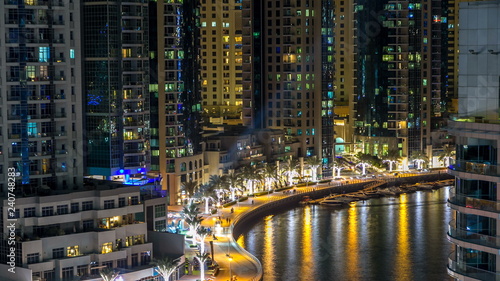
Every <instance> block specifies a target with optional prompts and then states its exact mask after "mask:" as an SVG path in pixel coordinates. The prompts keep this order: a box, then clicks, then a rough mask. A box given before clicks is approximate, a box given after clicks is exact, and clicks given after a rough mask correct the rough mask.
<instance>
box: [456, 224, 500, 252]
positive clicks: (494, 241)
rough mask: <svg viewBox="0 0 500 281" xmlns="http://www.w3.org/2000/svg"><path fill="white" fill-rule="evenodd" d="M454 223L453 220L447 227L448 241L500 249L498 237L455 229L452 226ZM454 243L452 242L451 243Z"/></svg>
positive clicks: (499, 238)
mask: <svg viewBox="0 0 500 281" xmlns="http://www.w3.org/2000/svg"><path fill="white" fill-rule="evenodd" d="M455 224H456V222H455V221H454V220H453V221H451V222H450V224H449V225H448V233H447V235H448V239H449V240H452V239H456V240H460V241H464V242H468V243H472V244H477V245H482V246H486V247H491V248H496V249H500V237H498V236H488V235H484V234H480V233H476V232H471V231H467V230H464V229H459V228H456V227H455V226H454V225H455ZM451 242H453V243H454V241H451Z"/></svg>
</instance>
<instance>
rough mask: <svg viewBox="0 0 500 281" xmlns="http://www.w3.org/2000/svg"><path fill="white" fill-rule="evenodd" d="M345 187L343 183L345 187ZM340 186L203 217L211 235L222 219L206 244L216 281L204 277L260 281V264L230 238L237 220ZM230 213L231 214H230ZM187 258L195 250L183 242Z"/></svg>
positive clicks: (254, 201)
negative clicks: (268, 206)
mask: <svg viewBox="0 0 500 281" xmlns="http://www.w3.org/2000/svg"><path fill="white" fill-rule="evenodd" d="M363 181H370V180H350V181H349V184H355V183H359V182H363ZM344 184H345V183H344ZM344 184H340V183H339V182H336V183H333V184H329V183H321V184H316V185H313V186H305V187H296V188H295V190H296V193H293V194H292V193H286V194H285V193H284V192H275V193H271V194H269V195H262V196H258V197H250V198H249V199H248V200H246V201H243V202H239V203H237V204H235V205H233V206H231V207H227V208H221V209H220V210H219V212H218V213H217V214H214V215H211V216H204V220H203V222H202V225H203V226H205V227H210V228H211V229H212V231H214V230H215V222H216V221H217V220H218V219H219V217H220V218H221V221H222V232H220V233H218V234H216V235H215V236H216V238H217V240H213V237H212V236H210V237H207V239H206V240H205V249H206V251H207V252H209V253H211V249H210V241H213V242H212V243H213V248H214V260H215V261H216V262H217V263H218V264H219V273H218V274H217V276H216V277H215V278H213V277H212V272H211V271H208V272H206V274H205V279H206V280H221V281H228V280H231V279H230V276H231V275H232V276H233V277H235V278H236V279H233V280H238V281H258V280H260V279H261V277H262V267H261V265H260V262H259V261H258V260H257V259H256V258H255V257H254V256H253V255H251V254H250V253H248V252H247V251H246V250H244V249H242V248H241V247H240V246H239V245H237V243H236V241H235V240H234V238H233V236H232V224H233V222H234V221H235V220H237V218H238V216H240V215H241V214H243V213H245V212H248V211H250V210H251V209H254V208H257V207H259V206H261V205H264V204H266V203H270V202H273V201H277V200H280V199H283V198H286V197H288V196H291V195H296V194H302V193H305V192H309V191H314V190H320V189H323V188H332V187H334V186H341V185H344ZM231 209H233V210H234V212H233V213H231ZM185 256H186V258H187V259H189V260H192V259H193V258H194V257H195V256H196V252H195V249H191V248H190V247H189V242H186V254H185ZM180 280H186V281H187V280H189V281H195V280H200V275H199V274H198V275H185V276H183V277H182V278H181V279H180Z"/></svg>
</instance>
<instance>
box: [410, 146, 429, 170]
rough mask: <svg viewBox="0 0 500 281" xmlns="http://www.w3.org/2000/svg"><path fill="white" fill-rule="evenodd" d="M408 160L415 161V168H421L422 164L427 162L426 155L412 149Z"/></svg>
mask: <svg viewBox="0 0 500 281" xmlns="http://www.w3.org/2000/svg"><path fill="white" fill-rule="evenodd" d="M410 161H415V162H416V163H417V169H418V170H420V169H422V164H423V163H425V162H427V156H426V155H425V154H424V153H423V152H422V151H420V150H416V151H413V153H412V154H411V157H410Z"/></svg>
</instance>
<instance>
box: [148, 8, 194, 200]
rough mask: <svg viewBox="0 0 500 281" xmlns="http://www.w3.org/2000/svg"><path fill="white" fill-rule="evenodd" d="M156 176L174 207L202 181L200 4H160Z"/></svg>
mask: <svg viewBox="0 0 500 281" xmlns="http://www.w3.org/2000/svg"><path fill="white" fill-rule="evenodd" d="M157 11H158V14H157V15H158V16H157V18H158V23H157V24H158V25H157V26H158V27H157V28H158V30H159V31H161V34H159V35H158V40H157V41H158V116H159V118H158V128H154V130H155V134H156V133H157V134H158V136H159V137H158V142H159V143H157V144H156V143H155V147H158V148H159V149H158V152H157V155H156V152H155V154H154V155H153V157H158V166H157V167H156V168H158V172H159V173H160V175H161V177H162V179H163V182H162V187H163V189H167V190H168V191H169V195H170V203H171V204H177V203H180V202H181V196H182V195H181V192H180V186H181V183H183V182H186V181H190V180H192V181H197V182H198V183H201V180H202V178H203V165H204V164H203V153H202V152H203V147H202V144H203V143H202V138H201V130H202V122H201V111H202V108H201V83H200V82H201V79H200V78H201V76H200V19H199V17H200V3H199V1H181V0H175V1H168V2H162V1H160V2H158V9H157Z"/></svg>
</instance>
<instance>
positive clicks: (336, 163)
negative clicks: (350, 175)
mask: <svg viewBox="0 0 500 281" xmlns="http://www.w3.org/2000/svg"><path fill="white" fill-rule="evenodd" d="M330 167H331V168H332V171H333V172H332V175H333V177H337V178H340V171H342V170H343V169H345V167H342V161H341V160H340V159H339V158H333V161H332V163H331V164H330ZM335 171H336V172H337V175H336V176H335Z"/></svg>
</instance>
